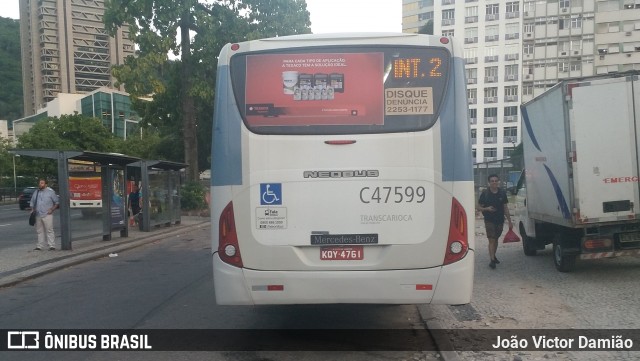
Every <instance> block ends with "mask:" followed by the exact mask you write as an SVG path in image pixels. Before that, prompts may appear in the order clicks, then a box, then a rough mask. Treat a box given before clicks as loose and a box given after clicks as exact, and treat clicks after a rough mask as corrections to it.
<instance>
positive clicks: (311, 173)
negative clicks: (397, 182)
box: [303, 169, 380, 178]
mask: <svg viewBox="0 0 640 361" xmlns="http://www.w3.org/2000/svg"><path fill="white" fill-rule="evenodd" d="M303 176H304V178H355V177H360V178H364V177H378V176H380V172H379V171H377V170H375V169H368V170H306V171H304V173H303Z"/></svg>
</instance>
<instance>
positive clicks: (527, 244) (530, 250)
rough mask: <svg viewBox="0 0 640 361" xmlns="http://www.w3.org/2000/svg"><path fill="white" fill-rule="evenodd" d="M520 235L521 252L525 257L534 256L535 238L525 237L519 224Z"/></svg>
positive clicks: (522, 227)
mask: <svg viewBox="0 0 640 361" xmlns="http://www.w3.org/2000/svg"><path fill="white" fill-rule="evenodd" d="M519 228H520V235H521V236H522V250H523V251H524V255H525V256H535V255H536V254H537V253H538V249H537V247H536V240H535V238H532V237H529V236H527V232H526V231H525V230H524V226H523V225H522V223H520V227H519Z"/></svg>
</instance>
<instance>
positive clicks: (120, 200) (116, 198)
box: [111, 169, 125, 229]
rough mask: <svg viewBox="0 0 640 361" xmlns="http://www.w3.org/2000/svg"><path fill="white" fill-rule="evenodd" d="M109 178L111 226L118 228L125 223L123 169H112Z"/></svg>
mask: <svg viewBox="0 0 640 361" xmlns="http://www.w3.org/2000/svg"><path fill="white" fill-rule="evenodd" d="M111 179H112V182H113V184H112V190H111V193H112V194H111V228H112V229H119V228H122V227H124V225H125V195H124V171H122V170H117V169H112V170H111Z"/></svg>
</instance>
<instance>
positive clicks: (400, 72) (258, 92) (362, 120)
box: [231, 47, 450, 134]
mask: <svg viewBox="0 0 640 361" xmlns="http://www.w3.org/2000/svg"><path fill="white" fill-rule="evenodd" d="M449 69H450V53H449V52H448V51H447V50H446V49H443V48H428V47H421V48H417V47H404V48H403V47H401V48H398V47H364V48H363V47H356V48H354V47H350V48H346V47H332V48H327V47H322V48H305V49H293V50H292V49H287V50H286V51H278V52H273V51H272V52H256V53H241V54H237V55H234V56H233V58H232V59H231V74H232V83H233V89H234V93H235V97H236V101H237V103H238V107H239V109H238V110H239V111H240V114H241V115H242V118H243V119H244V122H245V124H246V126H247V127H248V128H249V129H250V130H251V131H252V132H255V133H259V134H356V133H388V132H407V131H419V130H425V129H429V128H430V127H431V126H433V124H434V123H435V121H436V119H437V117H438V110H439V108H440V105H441V103H442V102H443V98H444V94H445V93H446V89H445V88H446V84H447V79H448V76H449Z"/></svg>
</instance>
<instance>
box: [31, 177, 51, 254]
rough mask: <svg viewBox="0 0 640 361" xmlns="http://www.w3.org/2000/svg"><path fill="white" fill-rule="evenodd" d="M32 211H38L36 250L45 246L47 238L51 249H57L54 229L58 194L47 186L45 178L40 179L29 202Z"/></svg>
mask: <svg viewBox="0 0 640 361" xmlns="http://www.w3.org/2000/svg"><path fill="white" fill-rule="evenodd" d="M29 205H30V206H31V209H32V212H36V232H37V233H38V245H37V246H36V248H35V250H36V251H41V250H42V249H43V248H44V247H45V239H46V241H47V243H48V244H49V250H50V251H55V249H56V244H55V233H54V230H53V211H55V210H56V208H58V195H56V192H55V191H54V190H53V189H51V188H49V187H48V186H47V181H46V180H45V179H44V178H40V179H39V180H38V189H37V190H36V191H35V192H34V194H33V197H31V201H30V202H29Z"/></svg>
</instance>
